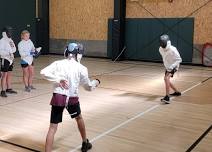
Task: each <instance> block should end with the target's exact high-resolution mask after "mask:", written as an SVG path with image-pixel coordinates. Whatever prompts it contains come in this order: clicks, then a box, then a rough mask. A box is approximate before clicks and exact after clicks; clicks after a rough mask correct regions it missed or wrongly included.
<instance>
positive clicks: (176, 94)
mask: <svg viewBox="0 0 212 152" xmlns="http://www.w3.org/2000/svg"><path fill="white" fill-rule="evenodd" d="M170 96H181V92H174V93H172V94H170Z"/></svg>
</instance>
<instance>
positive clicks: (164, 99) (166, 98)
mask: <svg viewBox="0 0 212 152" xmlns="http://www.w3.org/2000/svg"><path fill="white" fill-rule="evenodd" d="M161 102H165V103H167V104H169V103H170V99H169V96H167V95H166V96H165V97H164V98H162V99H161Z"/></svg>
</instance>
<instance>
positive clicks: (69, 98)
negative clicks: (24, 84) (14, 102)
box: [40, 43, 100, 152]
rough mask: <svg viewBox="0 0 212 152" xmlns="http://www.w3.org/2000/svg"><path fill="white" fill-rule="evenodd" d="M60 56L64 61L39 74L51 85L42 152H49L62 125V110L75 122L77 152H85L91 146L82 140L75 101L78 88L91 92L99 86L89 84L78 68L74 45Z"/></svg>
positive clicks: (77, 50)
mask: <svg viewBox="0 0 212 152" xmlns="http://www.w3.org/2000/svg"><path fill="white" fill-rule="evenodd" d="M64 56H65V59H63V60H59V61H55V62H53V63H52V64H50V65H49V66H47V67H46V68H44V69H42V70H41V72H40V73H41V75H43V76H44V77H45V79H47V80H49V81H52V82H53V83H54V91H53V97H52V99H51V103H50V104H51V106H52V109H51V118H50V127H49V131H48V134H47V137H46V144H45V152H51V150H52V145H53V141H54V135H55V133H56V130H57V126H58V123H61V122H62V114H63V110H64V109H65V108H66V110H67V111H68V112H69V114H70V116H71V118H75V120H76V122H77V125H78V128H79V131H80V134H81V138H82V147H81V151H82V152H87V151H88V150H89V149H91V148H92V144H91V143H90V142H89V140H88V139H87V137H86V130H85V124H84V120H83V118H82V115H81V109H80V104H79V97H78V93H79V85H82V86H83V87H84V88H85V89H86V90H88V91H92V90H94V89H95V88H96V87H97V86H98V85H99V84H100V81H99V80H97V79H95V80H92V81H91V80H90V79H89V77H88V70H87V68H86V67H85V66H83V65H82V64H80V62H79V60H78V59H79V57H80V59H81V57H82V55H81V54H80V46H79V45H78V44H76V43H70V44H69V45H68V46H67V47H66V49H65V52H64Z"/></svg>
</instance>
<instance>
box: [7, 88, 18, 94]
mask: <svg viewBox="0 0 212 152" xmlns="http://www.w3.org/2000/svg"><path fill="white" fill-rule="evenodd" d="M6 92H7V93H10V94H17V92H16V91H14V90H13V89H7V90H6Z"/></svg>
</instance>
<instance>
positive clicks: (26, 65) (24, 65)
mask: <svg viewBox="0 0 212 152" xmlns="http://www.w3.org/2000/svg"><path fill="white" fill-rule="evenodd" d="M28 66H29V64H28V63H26V64H21V67H22V68H26V67H28ZM31 66H34V63H33V62H32V64H31Z"/></svg>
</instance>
